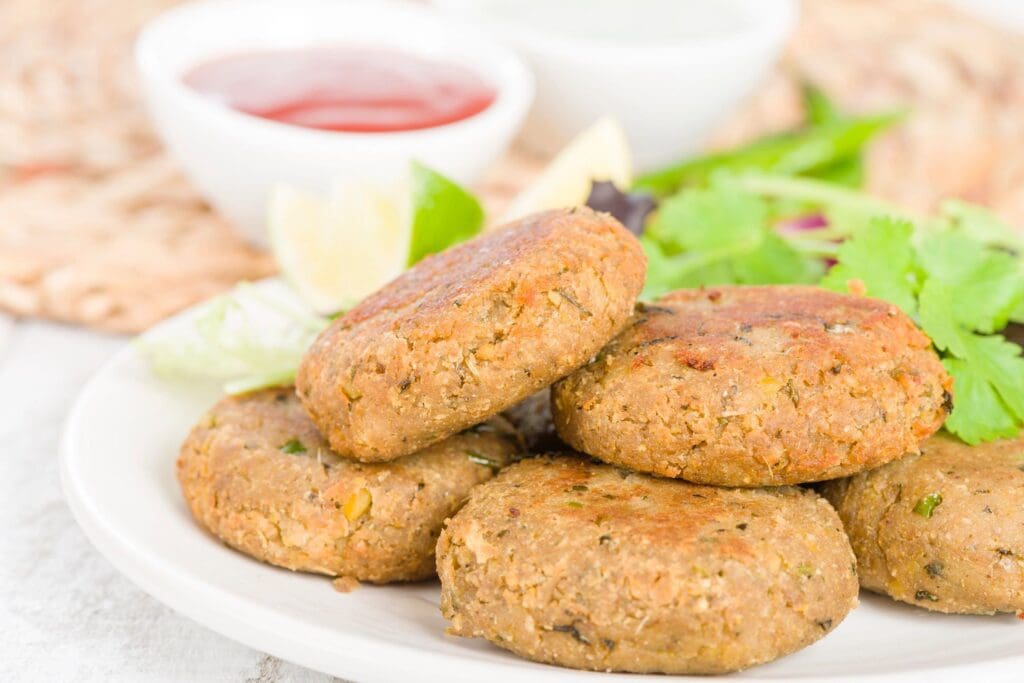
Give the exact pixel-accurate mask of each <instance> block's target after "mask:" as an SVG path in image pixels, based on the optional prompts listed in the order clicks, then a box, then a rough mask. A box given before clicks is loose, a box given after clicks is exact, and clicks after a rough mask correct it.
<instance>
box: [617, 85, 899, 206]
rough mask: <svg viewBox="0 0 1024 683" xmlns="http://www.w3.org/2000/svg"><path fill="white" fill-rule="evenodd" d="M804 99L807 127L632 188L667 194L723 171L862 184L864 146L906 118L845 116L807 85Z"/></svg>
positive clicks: (644, 178)
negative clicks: (762, 173)
mask: <svg viewBox="0 0 1024 683" xmlns="http://www.w3.org/2000/svg"><path fill="white" fill-rule="evenodd" d="M803 101H804V108H805V110H806V111H807V125H806V126H804V127H803V128H801V129H799V130H795V131H788V132H785V133H780V134H777V135H771V136H768V137H764V138H761V139H759V140H756V141H754V142H752V143H750V144H748V145H746V146H743V147H740V148H737V149H732V150H726V151H722V152H714V153H712V154H708V155H706V156H702V157H697V158H694V159H688V160H686V161H683V162H680V163H678V164H675V165H673V166H669V167H668V168H663V169H660V170H657V171H653V172H651V173H647V174H645V175H641V176H640V177H638V178H637V179H636V181H635V182H634V184H633V187H634V189H636V190H641V191H646V192H651V193H654V194H656V195H658V196H666V195H670V194H672V193H674V192H677V191H678V190H679V189H681V188H683V187H692V186H695V185H704V184H706V183H707V182H709V181H710V180H711V178H712V177H713V176H714V175H715V174H716V173H721V172H723V171H726V172H730V173H746V172H753V171H758V172H768V173H773V174H782V175H798V176H808V177H813V178H819V179H823V180H828V181H829V182H833V183H841V184H850V185H854V186H857V185H860V183H861V180H862V178H863V165H862V162H861V156H862V152H863V151H864V147H865V145H866V144H867V143H868V142H869V141H870V140H871V139H872V138H874V137H875V136H876V135H877V134H878V133H880V132H882V131H883V130H885V129H886V128H888V127H890V126H891V125H893V124H894V123H896V122H897V121H899V120H900V119H901V118H903V114H902V112H889V113H883V114H875V115H870V116H858V117H854V116H845V115H843V114H842V113H841V112H840V111H839V110H838V108H837V107H836V106H835V105H834V104H833V103H832V102H831V101H830V100H829V99H828V97H827V96H826V95H825V93H824V92H822V91H821V90H819V89H817V88H815V87H813V86H809V85H808V86H805V87H804V89H803Z"/></svg>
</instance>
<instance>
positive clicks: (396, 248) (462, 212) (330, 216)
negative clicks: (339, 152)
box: [267, 164, 483, 315]
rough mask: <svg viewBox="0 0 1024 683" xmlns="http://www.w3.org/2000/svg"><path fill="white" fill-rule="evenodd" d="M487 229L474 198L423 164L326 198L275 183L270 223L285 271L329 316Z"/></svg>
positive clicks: (339, 188) (340, 187)
mask: <svg viewBox="0 0 1024 683" xmlns="http://www.w3.org/2000/svg"><path fill="white" fill-rule="evenodd" d="M482 224H483V210H482V209H481V208H480V204H479V203H478V202H477V201H476V199H475V198H473V196H472V195H470V194H469V193H467V192H466V191H465V190H463V189H462V188H461V187H459V186H458V185H456V184H455V183H453V182H452V181H450V180H448V179H447V178H445V177H444V176H442V175H441V174H439V173H437V172H435V171H432V170H430V169H429V168H426V167H425V166H422V165H419V164H412V165H411V166H410V172H409V175H408V177H407V178H406V179H404V180H403V181H401V182H397V183H394V184H374V183H368V182H343V183H337V184H336V185H335V187H334V189H333V191H332V192H331V194H330V196H329V197H327V198H322V197H320V196H317V195H315V194H311V193H308V192H304V191H302V190H298V189H295V188H292V187H287V186H278V187H277V188H275V189H274V191H273V192H272V194H271V198H270V206H269V212H268V219H267V225H268V231H269V233H270V248H271V251H272V252H273V254H274V257H275V258H276V259H277V264H278V266H279V267H280V269H281V274H282V275H283V277H284V278H285V280H286V281H288V282H289V283H290V284H291V285H292V286H293V287H294V288H295V290H296V291H297V292H298V293H299V295H300V296H301V297H302V298H303V299H304V300H305V301H306V302H307V303H309V304H310V306H312V307H313V309H314V310H316V311H317V312H318V313H321V314H325V315H329V314H333V313H337V312H339V311H343V310H345V309H347V308H351V307H352V306H354V305H355V304H356V303H358V302H359V301H360V300H362V299H363V298H365V297H366V296H367V295H369V294H371V293H372V292H374V291H376V290H377V289H380V287H382V286H383V285H385V284H386V283H388V282H389V281H391V280H392V279H394V278H395V277H397V276H398V275H399V274H401V272H402V271H403V270H405V268H406V267H408V266H410V265H412V264H413V263H415V262H416V261H418V260H419V259H420V258H422V257H424V256H426V255H427V254H430V253H434V252H436V251H443V250H444V249H446V248H447V247H449V246H451V245H452V244H455V243H456V242H460V241H462V240H465V239H468V238H470V237H472V236H473V235H475V234H476V233H477V232H479V230H480V228H481V226H482Z"/></svg>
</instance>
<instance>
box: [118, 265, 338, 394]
mask: <svg viewBox="0 0 1024 683" xmlns="http://www.w3.org/2000/svg"><path fill="white" fill-rule="evenodd" d="M329 323H330V320H329V319H328V318H324V317H321V316H318V315H316V314H314V313H313V312H312V309H309V308H307V307H306V306H305V305H304V304H302V303H300V302H297V301H294V300H289V299H286V298H284V297H280V296H274V295H270V294H265V293H264V292H263V291H261V290H260V289H259V288H257V287H255V286H253V285H252V284H249V283H242V284H240V285H238V286H237V287H236V288H235V289H234V290H233V291H231V292H229V293H227V294H223V295H221V296H218V297H216V298H215V299H212V300H210V301H209V302H207V303H206V304H204V305H203V307H202V308H201V310H200V311H199V313H198V315H197V317H196V319H195V321H194V322H193V323H191V324H187V325H181V326H179V327H178V328H177V329H171V330H169V331H168V332H167V333H166V334H162V335H160V336H158V337H155V338H153V339H151V340H149V339H146V338H140V339H139V340H138V341H137V342H136V345H137V348H138V350H139V352H140V353H141V354H142V356H143V358H145V359H146V360H147V361H148V362H149V365H150V367H151V368H152V369H153V371H154V372H155V373H156V374H157V375H158V376H160V377H164V378H167V379H177V380H186V381H189V380H191V381H216V382H220V383H221V384H222V385H223V387H224V391H225V392H226V393H228V394H239V393H244V392H246V391H254V390H256V389H262V388H265V387H273V386H284V385H287V384H290V383H291V382H292V381H293V380H294V379H295V371H296V369H297V368H298V367H299V361H300V360H301V359H302V354H304V353H305V352H306V349H307V348H309V345H310V344H311V343H312V341H313V339H315V338H316V335H318V334H319V333H320V332H321V331H322V330H323V329H325V328H326V327H327V325H328V324H329Z"/></svg>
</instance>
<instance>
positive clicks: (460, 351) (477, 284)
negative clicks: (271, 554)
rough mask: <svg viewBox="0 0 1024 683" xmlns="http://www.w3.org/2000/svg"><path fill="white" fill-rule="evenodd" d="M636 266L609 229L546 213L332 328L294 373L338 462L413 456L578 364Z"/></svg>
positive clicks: (440, 261) (451, 254)
mask: <svg viewBox="0 0 1024 683" xmlns="http://www.w3.org/2000/svg"><path fill="white" fill-rule="evenodd" d="M644 270H645V260H644V256H643V252H642V251H641V249H640V245H639V243H638V242H637V241H636V239H635V238H634V237H633V236H632V235H631V234H630V233H628V232H627V231H626V230H625V228H623V227H622V226H621V225H620V224H619V223H618V222H617V221H616V220H615V219H614V218H612V217H611V216H609V215H607V214H598V213H594V212H593V211H590V210H589V209H583V208H580V209H574V210H566V211H550V212H547V213H541V214H537V215H534V216H530V217H527V218H525V219H523V220H521V221H519V222H518V223H514V224H512V225H509V226H507V227H504V228H502V229H499V230H497V231H495V232H492V233H489V234H487V235H484V236H482V237H479V238H477V239H475V240H472V241H471V242H467V243H465V244H462V245H459V246H457V247H454V248H452V249H449V250H448V251H445V252H444V253H442V254H438V255H435V256H431V257H428V258H426V259H424V260H423V261H421V262H420V263H418V264H417V265H416V266H415V267H413V268H412V269H411V270H409V271H407V272H406V273H405V274H403V275H402V276H401V277H399V278H398V279H396V280H395V281H393V282H392V283H391V284H389V285H387V286H386V287H384V288H383V289H382V290H380V291H379V292H377V293H376V294H373V295H371V296H370V297H369V298H367V299H366V300H365V301H363V302H362V303H361V304H360V305H358V306H356V307H355V308H354V309H352V310H351V311H349V312H348V313H347V314H346V315H344V316H343V317H341V318H339V319H338V320H337V321H335V323H334V324H333V325H331V327H330V328H329V329H328V330H326V331H325V332H324V333H323V334H321V335H320V337H319V339H317V341H316V342H315V343H314V344H313V346H312V347H311V348H310V350H309V351H308V353H307V354H306V356H305V358H304V359H303V361H302V365H301V367H300V368H299V374H298V380H297V387H298V392H299V396H300V397H301V398H302V401H303V403H304V404H305V406H306V409H307V410H308V411H309V414H310V415H311V416H312V417H313V421H314V422H316V424H317V426H318V427H319V428H320V431H321V432H322V433H323V434H324V435H325V436H327V439H328V441H329V442H330V444H331V446H332V448H334V449H335V451H337V452H338V453H340V454H342V455H346V456H350V457H353V458H356V459H358V460H362V461H365V462H376V461H384V460H392V459H394V458H396V457H398V456H401V455H406V454H408V453H412V452H415V451H417V450H419V449H421V448H423V447H424V446H427V445H429V444H432V443H435V442H437V441H439V440H441V439H443V438H445V437H447V436H450V435H451V434H454V433H456V432H459V431H460V430H462V429H465V428H466V427H469V426H470V425H473V424H476V423H478V422H480V421H481V420H483V419H486V418H488V417H490V416H491V415H495V414H497V413H498V412H500V411H502V410H504V409H505V408H508V407H509V406H511V405H514V404H515V403H518V402H519V401H521V400H522V399H524V398H526V397H527V396H529V395H530V394H532V393H534V392H535V391H537V390H539V389H541V388H543V387H545V386H547V385H549V384H551V383H552V382H554V381H555V380H556V379H558V378H559V377H562V376H563V375H565V374H566V373H568V372H570V371H572V370H574V369H575V368H577V367H579V366H580V365H582V364H583V363H585V362H586V361H587V360H589V359H590V357H591V356H593V354H595V353H596V352H597V351H598V350H599V349H600V348H601V347H602V346H603V345H604V344H605V342H607V341H608V340H609V339H611V338H612V337H613V336H614V335H615V333H616V332H618V331H619V330H620V329H621V328H622V326H623V324H625V322H626V320H627V319H628V318H629V315H630V314H631V313H632V311H633V304H634V301H635V300H636V297H637V295H638V294H639V292H640V288H641V287H642V286H643V281H644Z"/></svg>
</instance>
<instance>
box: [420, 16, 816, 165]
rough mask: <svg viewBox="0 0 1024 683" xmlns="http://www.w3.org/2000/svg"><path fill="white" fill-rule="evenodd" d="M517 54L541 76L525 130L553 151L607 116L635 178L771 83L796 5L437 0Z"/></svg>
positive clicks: (690, 148) (682, 150)
mask: <svg viewBox="0 0 1024 683" xmlns="http://www.w3.org/2000/svg"><path fill="white" fill-rule="evenodd" d="M433 2H434V4H435V5H436V6H438V7H441V8H443V9H445V10H447V11H449V12H451V13H452V14H453V15H454V16H457V17H459V18H468V19H472V20H474V21H476V22H477V23H478V25H480V26H481V28H482V29H484V30H488V31H489V32H491V33H492V34H493V35H495V37H496V38H498V39H499V40H503V41H505V42H507V43H508V44H509V45H511V46H512V47H513V48H515V49H516V50H518V51H519V53H520V54H522V56H523V57H524V58H525V59H526V60H527V62H528V63H529V65H530V67H531V68H532V69H533V71H534V75H535V77H536V79H537V98H536V101H535V103H534V106H533V109H532V111H531V113H530V115H529V118H528V120H527V123H526V127H525V129H524V131H523V141H524V143H525V144H526V146H527V147H530V148H532V149H533V150H534V151H537V152H540V153H542V154H551V153H553V152H554V151H556V150H557V149H558V148H560V147H561V146H562V145H564V144H565V143H566V142H567V141H568V140H569V139H570V138H571V137H572V136H573V135H574V134H576V133H578V132H579V131H581V130H583V129H584V128H585V127H587V126H588V125H590V124H591V123H593V122H594V121H596V120H597V119H599V118H601V117H602V116H608V115H610V116H613V117H615V118H616V119H618V120H619V122H620V123H622V125H623V127H624V128H625V130H626V134H627V136H628V137H629V142H630V146H631V148H632V151H633V155H634V159H633V160H634V163H635V165H636V166H637V168H638V170H641V171H646V170H651V169H652V168H655V167H658V166H662V165H666V164H669V163H672V162H674V161H678V160H679V159H680V158H682V157H684V156H686V155H689V154H692V153H693V152H695V151H697V150H698V149H699V147H700V145H701V143H702V142H703V141H704V139H705V137H706V136H707V135H708V134H709V133H710V132H711V130H712V129H713V128H714V126H715V125H716V124H719V123H720V122H721V121H722V120H723V118H724V117H725V116H726V115H727V114H728V113H729V112H730V110H732V109H733V108H734V107H736V106H737V105H738V104H739V103H740V102H741V101H742V100H743V99H744V98H745V97H747V96H749V95H750V94H751V93H752V92H753V90H754V89H755V88H756V86H757V85H758V83H760V82H761V80H762V79H763V78H764V77H765V76H766V75H767V73H768V71H769V69H770V67H771V66H772V64H773V62H774V61H775V59H776V57H777V56H778V55H779V53H780V51H781V50H782V46H783V44H784V42H785V39H786V37H787V36H788V35H789V33H790V31H791V30H792V28H793V26H794V25H795V23H796V18H797V13H798V10H797V3H796V0H630V2H620V1H619V0H559V2H558V3H554V2H550V1H548V0H433Z"/></svg>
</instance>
